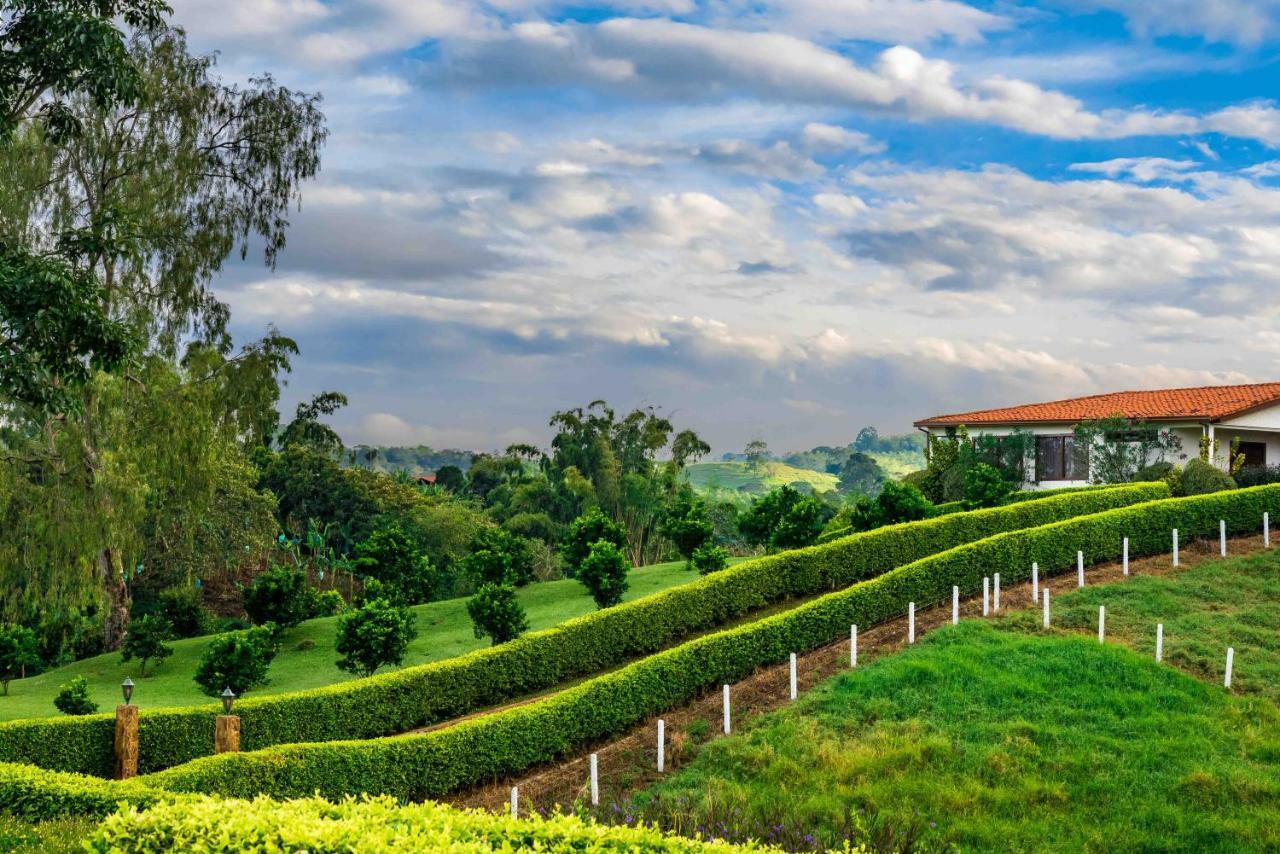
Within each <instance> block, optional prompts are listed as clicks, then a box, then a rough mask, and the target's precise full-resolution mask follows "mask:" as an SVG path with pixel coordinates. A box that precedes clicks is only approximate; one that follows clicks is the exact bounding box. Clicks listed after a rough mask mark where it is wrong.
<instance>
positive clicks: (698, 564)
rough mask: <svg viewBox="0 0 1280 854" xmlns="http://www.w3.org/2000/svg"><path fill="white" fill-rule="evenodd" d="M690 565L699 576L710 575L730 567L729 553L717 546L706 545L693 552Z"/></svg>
mask: <svg viewBox="0 0 1280 854" xmlns="http://www.w3.org/2000/svg"><path fill="white" fill-rule="evenodd" d="M689 563H690V564H691V565H692V566H693V568H694V569H696V570H698V574H699V575H710V574H711V573H713V572H719V571H720V570H722V569H724V568H725V567H726V566H728V565H729V553H728V552H727V551H725V550H724V549H722V548H720V547H719V546H717V545H713V544H712V543H705V544H704V545H701V546H698V547H697V548H696V549H694V550H693V555H692V557H691V558H690V559H689Z"/></svg>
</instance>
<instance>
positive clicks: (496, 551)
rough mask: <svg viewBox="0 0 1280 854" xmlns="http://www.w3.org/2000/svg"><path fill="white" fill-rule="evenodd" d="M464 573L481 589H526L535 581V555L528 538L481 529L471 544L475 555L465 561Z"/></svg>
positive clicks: (495, 530)
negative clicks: (498, 586)
mask: <svg viewBox="0 0 1280 854" xmlns="http://www.w3.org/2000/svg"><path fill="white" fill-rule="evenodd" d="M462 572H463V574H465V575H466V576H467V578H469V579H471V582H472V583H473V584H475V585H476V586H477V587H479V586H480V585H482V584H510V585H511V586H513V587H523V586H525V585H526V584H528V583H529V582H531V581H533V579H534V572H533V552H532V551H531V550H530V549H529V544H528V542H527V541H526V540H525V539H524V537H519V536H516V535H515V534H513V533H511V532H510V531H504V530H503V529H502V528H496V527H488V528H481V529H480V530H479V531H478V532H476V535H475V537H474V538H473V539H472V541H471V554H469V555H467V556H466V557H465V558H463V560H462Z"/></svg>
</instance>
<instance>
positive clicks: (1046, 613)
mask: <svg viewBox="0 0 1280 854" xmlns="http://www.w3.org/2000/svg"><path fill="white" fill-rule="evenodd" d="M1040 595H1041V598H1043V599H1044V627H1045V628H1046V629H1047V628H1049V586H1048V585H1047V584H1046V585H1045V588H1044V592H1043V593H1041V594H1040Z"/></svg>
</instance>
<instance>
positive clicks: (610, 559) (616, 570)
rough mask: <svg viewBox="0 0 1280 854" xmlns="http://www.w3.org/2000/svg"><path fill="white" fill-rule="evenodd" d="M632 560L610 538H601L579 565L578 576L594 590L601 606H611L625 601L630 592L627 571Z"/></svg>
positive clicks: (593, 597)
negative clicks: (624, 597)
mask: <svg viewBox="0 0 1280 854" xmlns="http://www.w3.org/2000/svg"><path fill="white" fill-rule="evenodd" d="M630 569H631V563H630V562H629V561H628V560H627V556H626V555H624V554H623V553H622V551H621V550H620V549H619V548H618V547H617V546H615V545H614V544H613V543H611V542H608V541H607V540H597V541H596V542H595V543H592V545H591V551H589V552H587V557H586V559H585V560H583V561H582V565H581V566H579V567H578V574H577V579H578V580H579V581H581V582H582V585H583V586H584V587H586V588H587V590H588V591H589V592H590V593H591V598H592V599H594V600H595V601H596V606H597V607H600V608H611V607H613V606H614V605H617V604H618V603H619V602H621V601H622V594H624V593H626V592H627V586H628V585H627V572H628V570H630Z"/></svg>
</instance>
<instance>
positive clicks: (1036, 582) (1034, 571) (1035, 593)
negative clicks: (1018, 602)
mask: <svg viewBox="0 0 1280 854" xmlns="http://www.w3.org/2000/svg"><path fill="white" fill-rule="evenodd" d="M1031 601H1032V602H1039V601H1040V564H1038V563H1032V564H1031Z"/></svg>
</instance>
